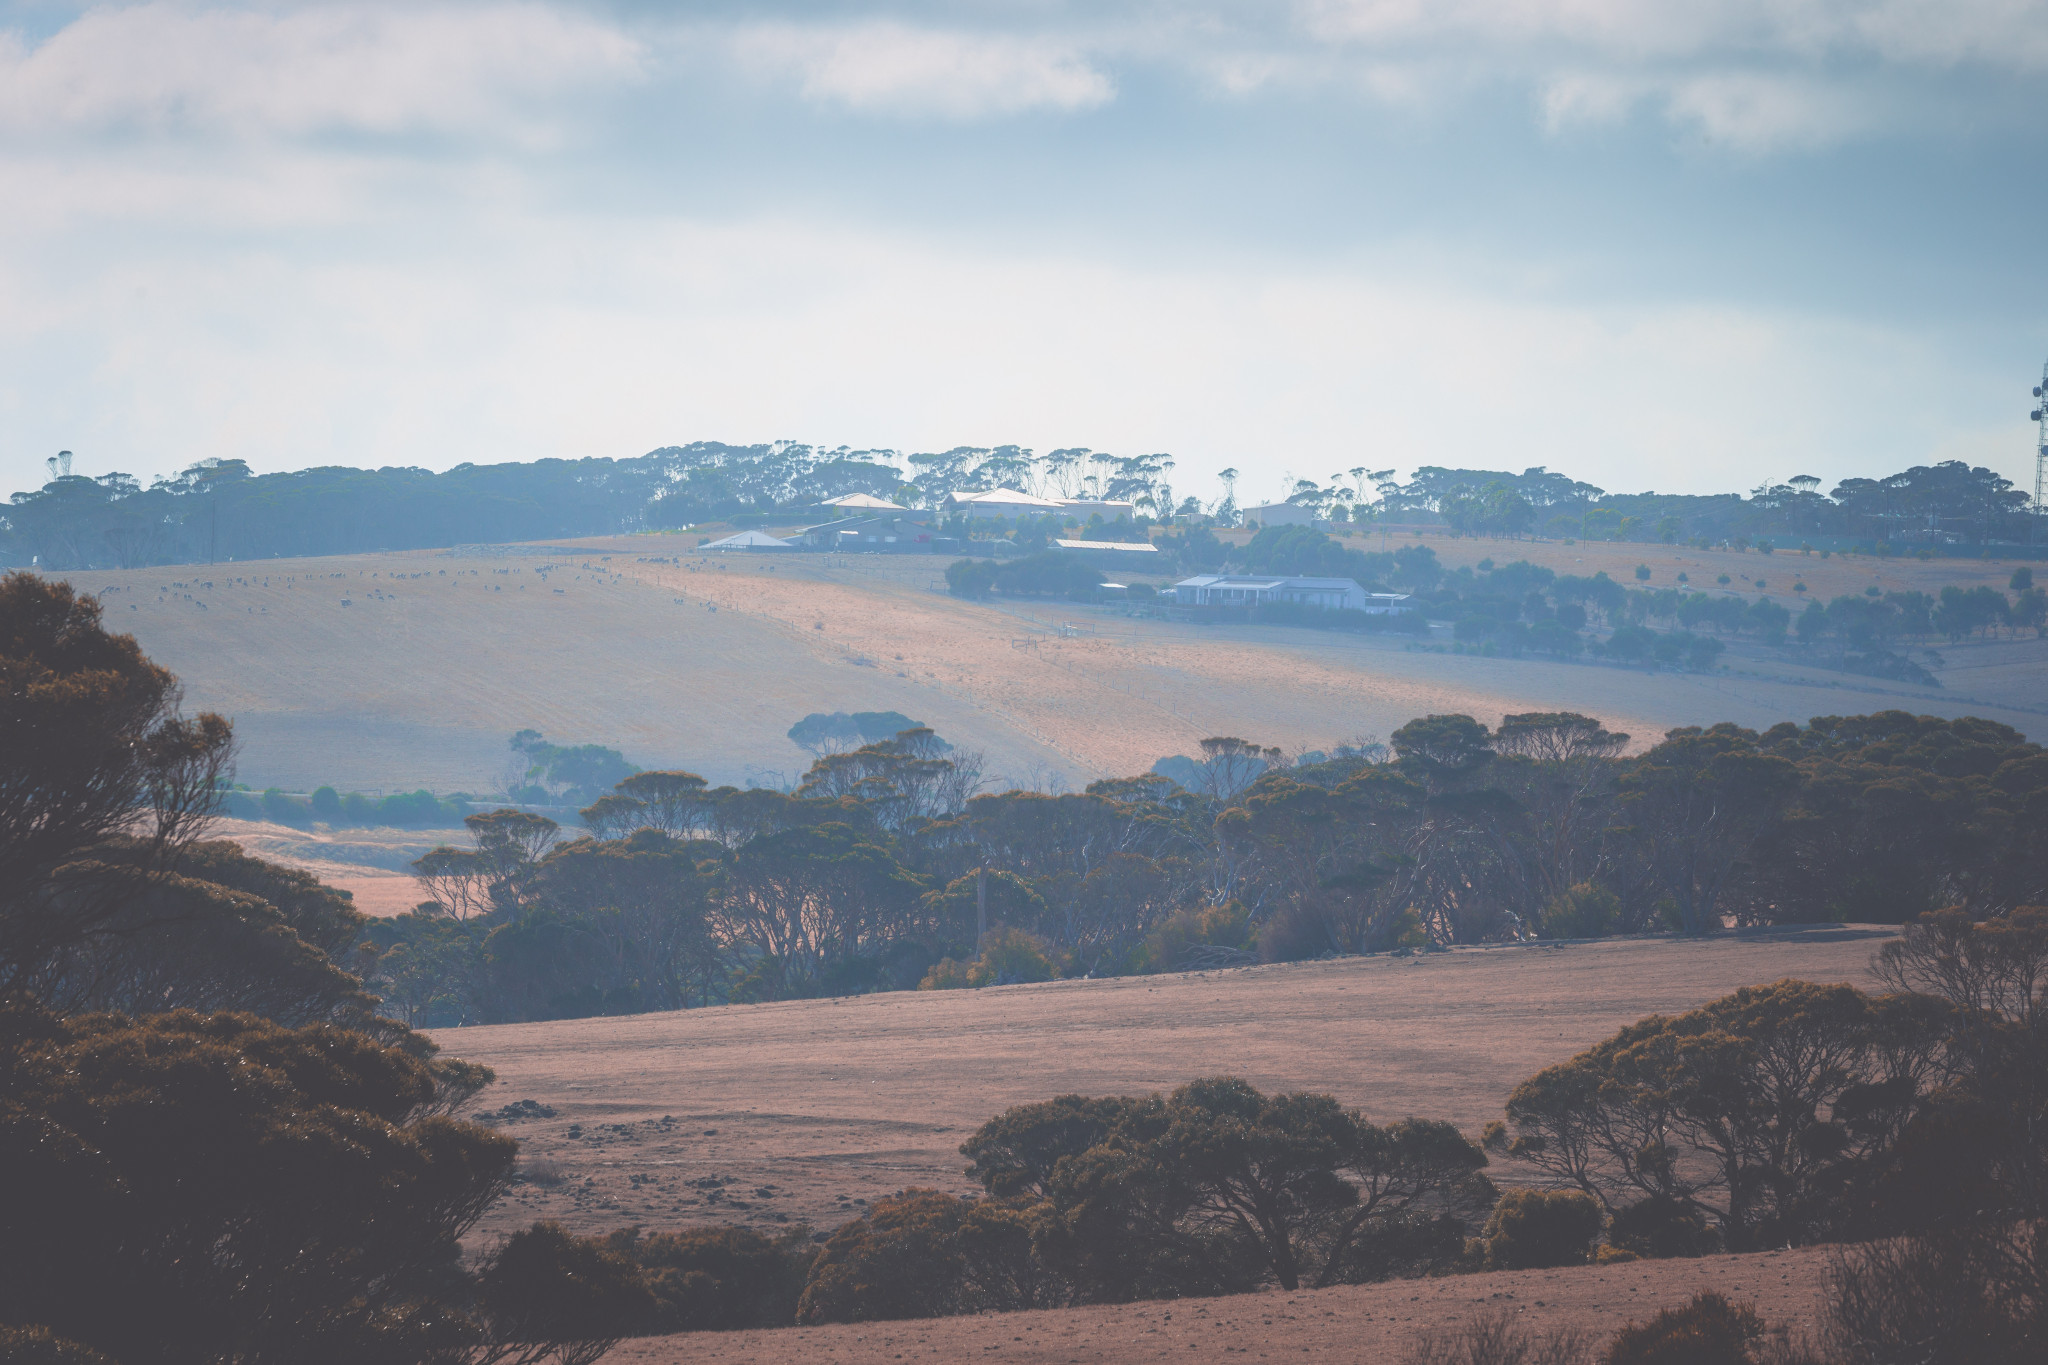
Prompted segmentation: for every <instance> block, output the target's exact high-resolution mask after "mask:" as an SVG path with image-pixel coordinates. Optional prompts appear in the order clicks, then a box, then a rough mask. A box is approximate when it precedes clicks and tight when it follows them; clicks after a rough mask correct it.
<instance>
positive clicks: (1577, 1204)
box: [1484, 1190, 1600, 1270]
mask: <svg viewBox="0 0 2048 1365" xmlns="http://www.w3.org/2000/svg"><path fill="white" fill-rule="evenodd" d="M1599 1235H1600V1206H1599V1205H1598V1204H1596V1203H1594V1202H1593V1201H1592V1200H1591V1199H1590V1198H1588V1197H1587V1196H1586V1195H1583V1194H1581V1193H1579V1192H1578V1191H1577V1190H1509V1191H1508V1192H1507V1193H1506V1194H1504V1195H1502V1196H1501V1197H1500V1202H1499V1203H1498V1204H1496V1205H1494V1208H1493V1216H1492V1217H1491V1218H1489V1219H1487V1222H1486V1232H1485V1234H1484V1241H1485V1243H1486V1268H1487V1269H1489V1270H1541V1269H1544V1268H1546V1267H1549V1266H1559V1265H1584V1264H1585V1263H1586V1262H1587V1261H1588V1260H1589V1259H1590V1258H1591V1257H1592V1254H1593V1239H1594V1238H1596V1237H1598V1236H1599Z"/></svg>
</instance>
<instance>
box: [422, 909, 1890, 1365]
mask: <svg viewBox="0 0 2048 1365" xmlns="http://www.w3.org/2000/svg"><path fill="white" fill-rule="evenodd" d="M1890 932H1891V931H1889V930H1886V929H1881V928H1867V927H1857V926H1838V927H1831V928H1821V929H1811V930H1799V931H1776V932H1770V933H1757V934H1744V935H1739V936H1731V937H1728V938H1724V939H1718V940H1712V941H1707V942H1673V941H1666V940H1628V941H1609V942H1603V943H1582V944H1573V945H1569V946H1562V947H1501V948H1474V949H1456V950H1453V951H1450V952H1447V953H1439V954H1430V955H1425V956H1421V957H1415V958H1388V957H1377V958H1350V959H1344V960H1339V961H1331V962H1314V963H1300V964H1292V965H1283V966H1271V967H1255V968H1246V969H1239V970H1233V971H1224V972H1210V973H1189V974H1185V975H1180V976H1171V977H1135V978H1127V979H1119V980H1110V981H1071V982H1053V983H1048V984H1045V985H1038V986H1009V987H997V988H990V989H986V990H980V991H946V992H913V993H899V994H891V995H872V996H862V997H854V998H848V999H843V1000H807V1001H792V1002H786V1003H779V1004H768V1005H735V1006H725V1007H721V1008H714V1009H704V1010H690V1011H685V1012H682V1013H676V1014H660V1015H640V1016H634V1017H629V1018H620V1019H582V1020H572V1021H564V1022H559V1023H545V1024H519V1025H507V1026H501V1027H492V1028H471V1029H452V1030H444V1031H441V1032H439V1033H437V1034H436V1035H435V1036H436V1040H437V1041H438V1042H440V1043H441V1044H442V1045H443V1047H444V1048H446V1049H447V1051H448V1052H449V1053H451V1054H452V1055H455V1056H460V1057H465V1058H468V1059H470V1060H473V1061H480V1062H485V1063H488V1064H489V1065H490V1066H492V1067H493V1068H495V1069H496V1070H497V1073H498V1077H499V1079H498V1082H497V1084H496V1085H494V1086H492V1087H491V1088H490V1089H489V1090H487V1091H486V1092H485V1093H484V1096H483V1097H482V1098H481V1099H480V1100H479V1101H478V1102H477V1107H478V1108H479V1109H481V1110H485V1111H491V1110H496V1109H499V1108H502V1107H503V1106H505V1105H508V1104H511V1103H514V1102H516V1101H521V1100H533V1101H536V1102H538V1103H539V1104H542V1105H544V1106H547V1107H548V1108H550V1109H552V1110H553V1111H554V1113H553V1116H552V1117H549V1118H537V1119H525V1120H521V1121H518V1122H514V1123H510V1124H508V1125H507V1128H506V1131H508V1132H510V1133H512V1134H513V1135H515V1136H517V1137H518V1138H519V1139H520V1141H521V1144H522V1160H523V1161H524V1162H525V1163H526V1164H527V1165H528V1167H529V1168H530V1169H535V1168H537V1169H539V1170H541V1171H543V1172H546V1173H547V1174H548V1176H549V1178H550V1179H551V1180H552V1181H553V1182H554V1183H552V1184H545V1185H544V1184H537V1183H524V1184H521V1185H519V1186H518V1187H516V1189H515V1191H514V1193H513V1195H512V1196H511V1197H509V1198H508V1199H507V1200H506V1201H504V1202H503V1203H501V1204H500V1205H499V1207H498V1208H497V1209H495V1210H494V1211H493V1212H492V1213H491V1214H490V1215H489V1217H488V1218H487V1220H486V1222H485V1225H484V1227H483V1229H482V1232H483V1235H484V1236H485V1237H486V1238H488V1237H489V1236H491V1235H494V1234H496V1233H500V1232H505V1231H509V1230H510V1229H512V1228H515V1227H519V1226H524V1225H525V1224H526V1223H528V1222H530V1221H532V1220H533V1219H535V1218H555V1219H559V1220H561V1221H562V1222H564V1223H565V1224H567V1225H568V1226H570V1227H572V1228H574V1229H576V1230H579V1231H584V1232H591V1231H597V1230H600V1229H607V1228H614V1227H621V1226H627V1225H638V1226H641V1227H643V1228H647V1229H649V1230H658V1229H663V1228H671V1227H676V1226H681V1225H687V1224H695V1223H702V1222H726V1221H740V1222H745V1223H748V1224H751V1225H754V1226H758V1227H764V1228H769V1229H773V1228H778V1227H785V1226H795V1225H809V1226H811V1227H815V1228H829V1227H831V1226H833V1225H835V1224H837V1223H839V1222H842V1221H844V1220H845V1219H847V1218H849V1217H852V1216H855V1215H857V1214H858V1212H859V1211H860V1209H861V1208H862V1207H863V1206H864V1205H865V1204H866V1203H867V1202H869V1201H871V1200H873V1199H874V1198H876V1197H878V1196H881V1195H885V1194H888V1193H891V1192H893V1191H895V1190H898V1189H902V1188H904V1187H907V1186H930V1187H936V1188H939V1189H946V1190H953V1191H959V1192H965V1191H966V1190H967V1189H968V1188H970V1187H969V1185H968V1183H967V1182H966V1180H965V1179H964V1178H963V1175H962V1167H963V1166H964V1160H963V1158H961V1157H960V1155H959V1154H958V1152H957V1150H956V1148H957V1147H958V1145H959V1143H960V1142H961V1141H962V1139H963V1138H964V1137H965V1136H966V1135H967V1134H968V1133H969V1132H971V1131H972V1130H973V1129H974V1128H975V1127H976V1126H978V1125H979V1124H980V1123H981V1122H983V1121H984V1120H985V1119H987V1118H989V1117H990V1116H992V1115H993V1114H995V1113H997V1112H999V1111H1000V1110H1002V1109H1003V1108H1005V1107H1006V1106H1009V1105H1012V1104H1018V1103H1022V1102H1026V1101H1030V1100H1036V1099H1042V1098H1046V1097H1049V1096H1051V1095H1055V1094H1061V1093H1070V1092H1079V1093H1083V1094H1130V1093H1146V1092H1151V1091H1164V1090H1169V1089H1171V1088H1172V1087H1174V1086H1176V1085H1179V1084H1180V1083H1182V1082H1184V1081H1186V1080H1189V1079H1192V1078H1194V1077H1197V1076H1204V1075H1214V1074H1219V1073H1233V1074H1237V1075H1241V1076H1244V1077H1246V1078H1247V1079H1249V1080H1251V1081H1252V1082H1253V1083H1255V1084H1257V1085H1258V1086H1260V1087H1261V1088H1264V1089H1267V1090H1269V1091H1270V1090H1287V1089H1313V1090H1324V1091H1329V1092H1332V1093H1334V1094H1336V1095H1338V1096H1339V1097H1340V1098H1342V1099H1343V1100H1344V1101H1345V1102H1346V1103H1348V1104H1354V1105H1358V1106H1360V1107H1362V1108H1363V1109H1364V1110H1365V1111H1366V1112H1367V1113H1368V1114H1369V1115H1371V1116H1374V1117H1376V1118H1378V1119H1381V1120H1383V1121H1384V1120H1387V1119H1392V1118H1398V1117H1401V1116H1404V1115H1410V1114H1414V1115H1428V1116H1440V1117H1444V1118H1449V1119H1451V1120H1453V1121H1455V1122H1456V1123H1458V1124H1459V1125H1460V1126H1461V1127H1463V1128H1465V1129H1466V1130H1467V1131H1469V1132H1474V1133H1476V1132H1477V1130H1478V1129H1479V1127H1480V1126H1481V1125H1482V1124H1483V1123H1485V1122H1486V1121H1487V1120H1489V1119H1492V1118H1496V1117H1498V1116H1499V1113H1500V1109H1501V1106H1502V1103H1503V1101H1504V1100H1505V1098H1506V1096H1507V1094H1508V1092H1509V1090H1510V1089H1512V1088H1513V1086H1514V1085H1515V1084H1516V1083H1517V1082H1519V1081H1520V1080H1522V1079H1523V1078H1524V1077H1526V1076H1528V1075H1530V1074H1531V1073H1533V1072H1534V1071H1536V1070H1538V1069H1540V1068H1541V1067H1543V1066H1546V1065H1549V1064H1551V1063H1553V1062H1556V1061H1560V1060H1562V1059H1564V1058H1566V1057H1569V1056H1571V1055H1572V1054H1574V1053H1575V1052H1578V1051H1579V1050H1581V1049H1583V1048H1584V1047H1586V1046H1588V1045H1590V1044H1592V1043H1594V1042H1596V1041H1598V1040H1599V1039H1600V1038H1602V1037H1605V1036H1606V1035H1608V1034H1609V1033H1611V1032H1613V1031H1614V1030H1615V1029H1616V1028H1618V1027H1620V1026H1621V1025H1623V1024H1625V1023H1628V1022H1631V1021H1633V1020H1635V1019H1639V1018H1641V1017H1643V1016H1644V1015H1647V1014H1652V1013H1656V1012H1660V1011H1663V1012H1671V1011H1677V1010H1681V1009H1685V1008H1688V1007H1690V1006H1693V1005H1697V1004H1700V1003H1702V1002H1704V1001H1706V1000H1709V999H1713V998H1714V997H1716V996H1719V995H1722V994H1725V993H1726V992H1728V991H1730V990H1732V989H1734V988H1736V987H1738V986H1741V985H1747V984H1752V983H1757V982H1765V981H1771V980H1776V979H1778V978H1781V977H1786V976H1798V977H1804V978H1807V979H1811V980H1821V981H1848V982H1853V983H1857V984H1861V985H1866V986H1867V985H1869V984H1870V981H1869V977H1868V974H1867V966H1868V963H1869V959H1870V955H1871V953H1872V952H1873V951H1874V950H1875V949H1876V947H1877V946H1878V945H1879V944H1880V943H1882V942H1883V940H1884V938H1885V937H1886V936H1887V935H1888V934H1889V933H1890ZM1492 1173H1493V1174H1494V1175H1495V1177H1496V1178H1498V1179H1502V1180H1505V1181H1509V1182H1512V1181H1513V1180H1514V1179H1515V1174H1516V1173H1515V1171H1514V1170H1513V1169H1512V1167H1511V1166H1509V1165H1507V1164H1505V1163H1496V1166H1495V1169H1494V1170H1493V1172H1492ZM1823 1264H1824V1255H1823V1253H1819V1252H1815V1251H1805V1252H1798V1253H1788V1254H1785V1255H1782V1256H1740V1257H1716V1258H1709V1259H1707V1260H1703V1261H1684V1262H1661V1263H1654V1264H1645V1265H1626V1266H1616V1267H1609V1268H1600V1269H1584V1270H1568V1271H1528V1272H1517V1273H1513V1274H1508V1273H1503V1274H1495V1275H1484V1276H1470V1277H1456V1278H1452V1279H1445V1280H1434V1281H1417V1282H1401V1283H1394V1284H1385V1285H1373V1286H1363V1287H1356V1288H1339V1289H1330V1290H1324V1291H1319V1292H1316V1293H1313V1294H1309V1293H1301V1294H1295V1295H1287V1294H1280V1293H1272V1294H1261V1295H1251V1296H1245V1297H1242V1298H1232V1299H1216V1300H1188V1301H1183V1302H1177V1303H1147V1304H1134V1305H1128V1306H1122V1307H1105V1308H1089V1309H1075V1310H1064V1311H1058V1312H1039V1313H1021V1314H1006V1315H993V1316H986V1317H976V1318H961V1319H946V1320H938V1321H921V1322H909V1323H885V1324H867V1325H858V1326H846V1327H829V1328H815V1329H795V1328H790V1329H782V1330H778V1331H772V1332H766V1331H756V1332H737V1333H727V1334H718V1335H705V1336H692V1337H686V1338H666V1339H662V1338H650V1339H647V1340H643V1341H638V1342H631V1343H628V1344H627V1345H626V1346H625V1347H622V1348H621V1349H620V1351H619V1353H618V1355H617V1356H616V1357H614V1358H615V1359H617V1360H620V1361H622V1362H630V1363H633V1365H653V1363H654V1362H669V1361H679V1360H683V1359H710V1360H719V1361H722V1362H728V1363H729V1365H756V1363H758V1365H768V1362H778V1363H779V1362H789V1361H816V1360H832V1361H839V1362H867V1361H893V1360H896V1359H905V1360H916V1359H940V1360H948V1359H955V1360H957V1359H965V1358H968V1357H970V1356H974V1357H981V1358H997V1357H1000V1358H1002V1359H1006V1360H1012V1361H1026V1362H1034V1365H1035V1363H1036V1362H1060V1361H1065V1362H1072V1361H1082V1362H1094V1361H1101V1360H1107V1361H1115V1362H1149V1361H1161V1360H1168V1359H1173V1360H1184V1359H1193V1358H1207V1357H1208V1356H1210V1355H1217V1356H1221V1355H1226V1354H1229V1355H1243V1356H1246V1357H1258V1356H1268V1357H1270V1358H1272V1359H1280V1358H1283V1357H1299V1356H1302V1355H1304V1354H1306V1355H1308V1356H1310V1357H1312V1358H1316V1359H1339V1360H1358V1361H1376V1360H1382V1359H1393V1358H1394V1353H1395V1351H1396V1348H1397V1346H1398V1344H1399V1343H1400V1342H1402V1341H1405V1340H1406V1339H1407V1338H1408V1337H1410V1336H1412V1335H1413V1334H1414V1333H1415V1332H1416V1331H1419V1330H1421V1329H1422V1328H1424V1327H1427V1326H1432V1325H1444V1324H1447V1323H1450V1322H1454V1321H1456V1320H1458V1319H1460V1318H1462V1317H1463V1316H1464V1315H1466V1314H1467V1313H1469V1312H1472V1311H1475V1310H1479V1309H1485V1308H1495V1307H1506V1308H1511V1309H1513V1310H1515V1311H1517V1312H1527V1313H1529V1314H1530V1315H1532V1319H1531V1320H1532V1321H1536V1322H1539V1323H1547V1322H1552V1321H1576V1322H1580V1323H1582V1324H1583V1325H1587V1326H1589V1327H1593V1328H1597V1329H1600V1330H1611V1329H1612V1328H1613V1327H1616V1326H1619V1325H1621V1323H1622V1322H1624V1321H1626V1320H1627V1319H1628V1318H1630V1317H1631V1316H1636V1317H1640V1316H1645V1315H1647V1313H1649V1312H1652V1311H1654V1310H1655V1309H1657V1308H1660V1307H1664V1306H1668V1305H1670V1304H1673V1303H1676V1302H1679V1301H1681V1300H1683V1299H1684V1298H1685V1297H1686V1296H1688V1295H1689V1294H1690V1293H1691V1292H1692V1291H1693V1290H1694V1289H1695V1288H1699V1287H1703V1286H1709V1285H1711V1286H1715V1287H1720V1288H1722V1289H1724V1290H1725V1291H1727V1292H1729V1293H1730V1294H1732V1295H1734V1296H1736V1297H1738V1298H1742V1299H1746V1300H1753V1301H1755V1302H1757V1304H1758V1305H1759V1308H1760V1309H1761V1310H1762V1311H1763V1312H1764V1313H1765V1315H1766V1316H1767V1317H1769V1318H1771V1319H1773V1320H1779V1321H1799V1320H1803V1319H1805V1318H1806V1317H1808V1316H1810V1314H1811V1313H1812V1311H1813V1301H1814V1295H1815V1292H1816V1289H1817V1286H1818V1284H1819V1279H1820V1275H1821V1272H1822V1267H1823Z"/></svg>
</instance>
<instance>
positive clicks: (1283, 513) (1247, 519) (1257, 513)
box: [1243, 502, 1316, 526]
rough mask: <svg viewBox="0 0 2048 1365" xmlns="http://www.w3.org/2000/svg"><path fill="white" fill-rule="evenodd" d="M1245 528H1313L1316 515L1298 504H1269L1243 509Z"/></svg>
mask: <svg viewBox="0 0 2048 1365" xmlns="http://www.w3.org/2000/svg"><path fill="white" fill-rule="evenodd" d="M1243 515H1244V524H1245V525H1247V526H1313V525H1315V523H1316V514H1315V513H1314V512H1312V511H1310V510H1309V509H1308V508H1306V507H1303V506H1302V505H1301V504H1300V503H1298V502H1269V503H1267V504H1266V505H1265V506H1263V507H1247V508H1245V509H1244V513H1243Z"/></svg>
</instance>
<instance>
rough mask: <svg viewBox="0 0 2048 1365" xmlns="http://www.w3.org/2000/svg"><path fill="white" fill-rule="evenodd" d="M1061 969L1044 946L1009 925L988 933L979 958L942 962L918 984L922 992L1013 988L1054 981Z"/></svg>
mask: <svg viewBox="0 0 2048 1365" xmlns="http://www.w3.org/2000/svg"><path fill="white" fill-rule="evenodd" d="M1059 975H1060V969H1059V967H1058V966H1057V965H1056V964H1055V963H1054V962H1053V960H1052V959H1051V958H1050V957H1048V956H1046V952H1045V945H1044V944H1042V943H1040V942H1039V941H1038V940H1037V939H1035V938H1033V937H1032V936H1031V935H1029V934H1027V933H1025V932H1024V931H1023V930H1021V929H1014V928H1011V927H1010V926H1008V925H1004V926H1002V927H1000V928H996V929H991V930H989V931H988V935H987V937H985V938H983V939H982V941H981V956H980V957H978V958H976V959H975V960H974V961H973V962H971V963H961V962H957V961H955V960H954V959H952V958H950V957H949V958H944V959H942V960H941V961H940V962H939V963H938V965H936V966H934V967H933V968H932V969H931V970H930V971H929V972H927V973H926V974H925V978H924V980H922V981H920V982H918V985H917V988H918V989H919V990H921V991H934V990H954V989H958V988H960V987H962V986H1012V985H1017V984H1019V983H1022V982H1026V981H1057V980H1058V979H1059Z"/></svg>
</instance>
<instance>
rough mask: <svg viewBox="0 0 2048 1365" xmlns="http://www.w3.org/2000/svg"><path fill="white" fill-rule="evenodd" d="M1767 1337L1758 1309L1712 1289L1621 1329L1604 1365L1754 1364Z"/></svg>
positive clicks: (1605, 1354)
mask: <svg viewBox="0 0 2048 1365" xmlns="http://www.w3.org/2000/svg"><path fill="white" fill-rule="evenodd" d="M1763 1335H1764V1325H1763V1323H1762V1321H1761V1320H1760V1319H1758V1317H1757V1315H1756V1312H1755V1310H1753V1309H1751V1308H1748V1307H1745V1306H1742V1305H1738V1304H1732V1303H1730V1302H1728V1300H1727V1299H1726V1298H1723V1297H1722V1296H1721V1295H1720V1294H1719V1293H1716V1292H1715V1291H1714V1290H1711V1289H1707V1290H1702V1291H1700V1292H1699V1293H1698V1294H1695V1295H1693V1298H1692V1302H1691V1303H1688V1304H1686V1305H1685V1307H1683V1308H1666V1309H1664V1310H1663V1311H1662V1312H1660V1313H1658V1314H1657V1315H1656V1316H1655V1317H1653V1318H1651V1319H1650V1320H1649V1321H1648V1322H1645V1323H1640V1324H1638V1323H1630V1324H1629V1325H1628V1326H1627V1327H1624V1328H1622V1329H1621V1331H1619V1332H1617V1333H1616V1334H1615V1336H1614V1339H1613V1340H1612V1341H1610V1342H1608V1344H1607V1349H1606V1350H1605V1351H1603V1352H1601V1354H1600V1365H1755V1361H1756V1354H1755V1348H1756V1347H1757V1346H1758V1345H1759V1344H1761V1342H1762V1341H1763Z"/></svg>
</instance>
